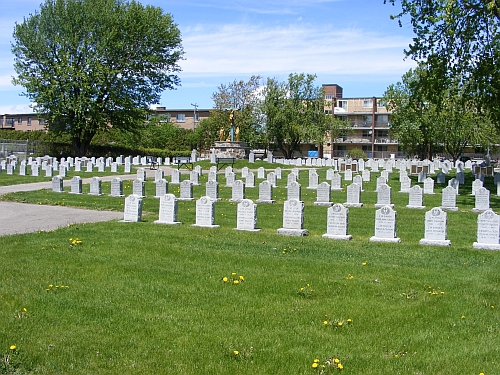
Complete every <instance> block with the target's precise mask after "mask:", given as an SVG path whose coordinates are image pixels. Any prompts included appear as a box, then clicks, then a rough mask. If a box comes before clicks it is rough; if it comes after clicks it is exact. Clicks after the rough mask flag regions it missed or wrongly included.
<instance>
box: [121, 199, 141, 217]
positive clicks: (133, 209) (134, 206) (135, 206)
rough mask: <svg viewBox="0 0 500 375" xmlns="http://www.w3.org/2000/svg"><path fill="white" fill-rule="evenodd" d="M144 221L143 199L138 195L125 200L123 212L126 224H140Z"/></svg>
mask: <svg viewBox="0 0 500 375" xmlns="http://www.w3.org/2000/svg"><path fill="white" fill-rule="evenodd" d="M141 220H142V198H141V197H140V196H138V195H134V194H132V195H129V196H128V197H127V198H125V209H124V211H123V220H122V221H124V222H139V221H141Z"/></svg>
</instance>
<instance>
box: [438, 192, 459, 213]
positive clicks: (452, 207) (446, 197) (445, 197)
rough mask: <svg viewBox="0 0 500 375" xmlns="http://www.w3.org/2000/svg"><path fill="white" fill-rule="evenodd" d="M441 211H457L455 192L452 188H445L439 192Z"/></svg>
mask: <svg viewBox="0 0 500 375" xmlns="http://www.w3.org/2000/svg"><path fill="white" fill-rule="evenodd" d="M441 195H442V197H441V209H442V210H445V211H458V207H457V190H456V189H455V188H454V187H453V186H447V187H445V188H444V189H443V191H442V192H441Z"/></svg>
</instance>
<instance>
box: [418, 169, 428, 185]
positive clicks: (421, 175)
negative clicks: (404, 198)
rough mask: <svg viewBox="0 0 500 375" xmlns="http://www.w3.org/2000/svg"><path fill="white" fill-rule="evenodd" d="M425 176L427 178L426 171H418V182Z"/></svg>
mask: <svg viewBox="0 0 500 375" xmlns="http://www.w3.org/2000/svg"><path fill="white" fill-rule="evenodd" d="M426 178H427V173H425V172H424V171H420V172H418V182H419V183H423V182H424V181H425V179H426Z"/></svg>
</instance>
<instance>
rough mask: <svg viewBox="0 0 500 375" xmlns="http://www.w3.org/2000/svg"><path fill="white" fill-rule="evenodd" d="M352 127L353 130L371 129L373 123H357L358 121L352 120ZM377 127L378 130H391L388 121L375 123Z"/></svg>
mask: <svg viewBox="0 0 500 375" xmlns="http://www.w3.org/2000/svg"><path fill="white" fill-rule="evenodd" d="M350 123H351V126H352V127H353V128H371V127H372V123H371V122H366V121H365V122H363V121H356V120H351V121H350ZM375 127H376V128H383V129H389V127H390V125H389V123H388V122H386V121H376V122H375Z"/></svg>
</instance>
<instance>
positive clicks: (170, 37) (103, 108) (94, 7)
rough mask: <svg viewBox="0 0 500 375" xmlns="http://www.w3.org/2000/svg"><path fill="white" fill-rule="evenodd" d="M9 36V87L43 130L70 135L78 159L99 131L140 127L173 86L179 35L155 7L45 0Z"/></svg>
mask: <svg viewBox="0 0 500 375" xmlns="http://www.w3.org/2000/svg"><path fill="white" fill-rule="evenodd" d="M13 36H14V42H13V45H12V51H13V53H14V55H15V63H14V68H15V71H16V73H17V77H16V78H14V80H13V82H14V83H15V84H17V85H21V86H23V87H24V88H25V93H24V95H25V96H27V97H28V98H29V99H30V100H31V101H33V102H35V103H36V110H37V112H38V113H39V114H43V115H44V117H45V118H46V121H47V123H48V127H49V130H50V131H54V132H68V133H70V134H71V138H72V143H73V147H74V149H75V152H76V154H77V155H84V154H85V152H86V150H87V148H88V146H89V144H90V142H91V140H92V138H93V137H94V135H95V134H96V133H97V132H98V131H103V130H106V129H108V128H109V127H110V126H112V127H114V128H121V129H132V128H134V127H136V126H138V124H139V123H143V121H144V119H145V115H146V113H147V110H148V106H149V105H150V104H153V103H156V102H158V100H159V97H160V94H161V92H162V91H163V90H165V89H172V88H174V87H175V86H176V85H178V84H179V78H178V77H177V75H175V74H174V73H175V72H178V71H180V67H179V66H178V61H179V60H180V59H181V58H182V55H183V51H182V46H181V36H180V32H179V30H178V28H177V26H176V25H175V24H174V23H173V20H172V17H171V16H170V15H169V14H167V13H163V11H162V10H161V9H160V8H157V7H152V6H143V5H141V4H139V3H137V2H135V1H131V2H124V1H121V0H46V1H45V3H43V4H42V5H41V7H40V11H39V12H37V13H35V14H33V15H30V16H29V17H27V18H25V20H24V21H23V22H22V23H19V24H16V26H15V29H14V34H13Z"/></svg>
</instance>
